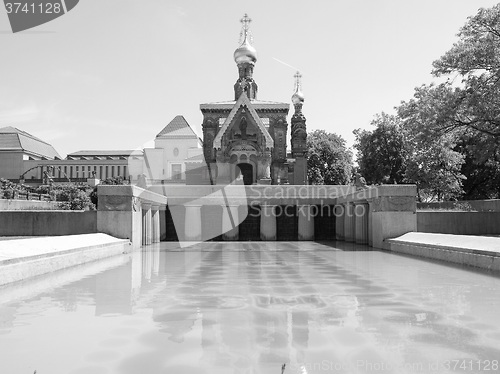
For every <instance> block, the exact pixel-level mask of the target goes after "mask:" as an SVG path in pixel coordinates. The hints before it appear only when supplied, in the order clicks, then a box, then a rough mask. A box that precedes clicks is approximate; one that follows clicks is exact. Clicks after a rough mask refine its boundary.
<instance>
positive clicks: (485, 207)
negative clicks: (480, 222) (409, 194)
mask: <svg viewBox="0 0 500 374" xmlns="http://www.w3.org/2000/svg"><path fill="white" fill-rule="evenodd" d="M460 205H467V206H470V208H471V209H472V210H477V211H478V212H500V199H490V200H463V201H443V202H439V203H417V209H422V210H426V209H456V208H457V206H460Z"/></svg>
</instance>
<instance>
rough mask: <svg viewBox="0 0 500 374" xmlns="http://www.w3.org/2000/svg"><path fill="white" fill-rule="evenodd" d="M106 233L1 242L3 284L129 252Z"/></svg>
mask: <svg viewBox="0 0 500 374" xmlns="http://www.w3.org/2000/svg"><path fill="white" fill-rule="evenodd" d="M130 247H131V246H130V242H129V241H128V240H125V239H117V238H114V237H112V236H110V235H106V234H82V235H68V236H51V237H50V236H46V237H32V238H29V239H27V238H23V239H13V240H3V241H0V285H2V284H6V283H11V282H15V281H18V280H23V279H26V278H28V277H32V276H36V275H40V274H45V273H49V272H52V271H55V270H59V269H63V268H67V267H70V266H75V265H80V264H83V263H86V262H90V261H94V260H98V259H101V258H105V257H110V256H113V255H116V254H120V253H124V252H127V251H129V250H130Z"/></svg>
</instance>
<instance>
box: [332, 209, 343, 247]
mask: <svg viewBox="0 0 500 374" xmlns="http://www.w3.org/2000/svg"><path fill="white" fill-rule="evenodd" d="M334 213H335V239H337V240H344V238H345V236H344V220H345V217H344V216H345V206H344V205H343V204H337V205H335V210H334Z"/></svg>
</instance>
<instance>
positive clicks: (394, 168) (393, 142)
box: [354, 113, 407, 184]
mask: <svg viewBox="0 0 500 374" xmlns="http://www.w3.org/2000/svg"><path fill="white" fill-rule="evenodd" d="M371 124H372V125H373V126H375V127H376V128H375V129H374V130H372V131H368V130H361V129H357V130H354V135H355V136H356V143H355V145H354V148H356V150H357V162H358V165H359V173H360V174H361V175H363V177H364V178H365V179H366V182H367V183H368V184H393V183H402V182H403V181H404V177H405V163H406V157H407V150H406V142H405V136H404V133H403V130H402V127H401V121H400V120H399V118H398V117H397V116H394V115H389V114H386V113H381V114H380V115H377V116H376V117H375V119H374V120H373V121H372V123H371Z"/></svg>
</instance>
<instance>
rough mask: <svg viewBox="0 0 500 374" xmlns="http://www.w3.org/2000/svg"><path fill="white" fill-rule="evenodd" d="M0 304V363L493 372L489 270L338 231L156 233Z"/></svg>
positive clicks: (493, 286) (499, 302)
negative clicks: (279, 237) (413, 254)
mask: <svg viewBox="0 0 500 374" xmlns="http://www.w3.org/2000/svg"><path fill="white" fill-rule="evenodd" d="M0 305H1V306H0V373H1V374H17V373H19V374H21V373H22V374H33V373H34V371H35V370H36V373H37V374H58V373H61V374H84V373H85V374H108V373H109V374H111V373H120V374H122V373H123V374H139V373H140V374H142V373H144V374H157V373H169V374H184V373H185V374H190V373H196V374H203V373H231V374H235V373H252V374H254V373H270V374H280V373H281V365H282V364H283V363H286V365H287V366H286V369H285V374H289V373H308V374H313V373H446V372H460V373H498V372H500V369H499V367H498V365H499V361H500V278H498V277H495V276H492V275H488V274H486V273H481V272H478V271H471V270H467V269H465V268H459V267H455V266H450V265H444V264H441V263H434V262H429V261H425V260H421V259H417V258H410V257H405V256H400V255H395V254H390V253H387V252H379V251H371V250H368V248H367V247H361V246H355V245H348V244H344V243H342V245H340V244H339V245H338V246H335V245H334V244H329V245H325V244H319V243H295V242H293V243H292V242H281V243H279V242H278V243H251V242H249V243H204V244H202V245H199V246H197V247H190V248H187V249H185V250H181V249H179V248H176V247H175V245H174V244H173V243H161V244H159V245H153V246H149V247H147V248H146V249H143V250H142V251H137V252H134V253H132V254H129V255H123V256H117V257H114V258H110V259H107V260H103V261H100V262H96V263H92V264H87V265H85V266H79V267H75V268H72V269H67V270H64V271H61V272H56V273H53V274H49V275H47V276H42V277H38V278H36V279H34V280H30V281H25V282H21V283H18V284H15V285H12V286H9V287H4V288H0Z"/></svg>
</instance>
